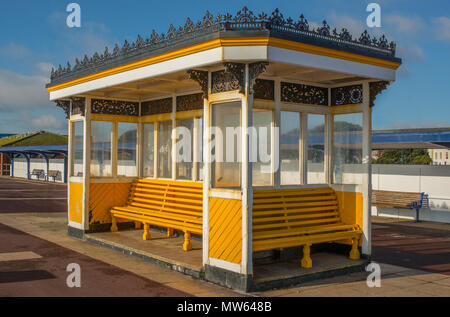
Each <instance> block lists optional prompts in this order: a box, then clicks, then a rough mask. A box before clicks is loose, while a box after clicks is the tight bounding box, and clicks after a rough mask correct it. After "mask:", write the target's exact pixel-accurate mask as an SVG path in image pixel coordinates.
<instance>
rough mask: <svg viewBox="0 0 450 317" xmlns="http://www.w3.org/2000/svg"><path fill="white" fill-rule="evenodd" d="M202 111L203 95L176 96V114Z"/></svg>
mask: <svg viewBox="0 0 450 317" xmlns="http://www.w3.org/2000/svg"><path fill="white" fill-rule="evenodd" d="M198 109H203V94H201V93H200V94H192V95H185V96H177V112H178V111H189V110H198Z"/></svg>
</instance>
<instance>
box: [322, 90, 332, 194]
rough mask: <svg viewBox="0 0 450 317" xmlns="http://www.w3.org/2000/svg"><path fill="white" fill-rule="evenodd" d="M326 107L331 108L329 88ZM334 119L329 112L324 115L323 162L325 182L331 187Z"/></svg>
mask: <svg viewBox="0 0 450 317" xmlns="http://www.w3.org/2000/svg"><path fill="white" fill-rule="evenodd" d="M328 107H330V108H331V88H328ZM333 123H334V118H333V115H332V114H331V111H329V112H328V113H327V114H326V115H325V138H324V152H325V153H324V160H325V182H326V183H327V184H328V185H330V186H331V184H332V183H333V144H334V139H333V138H334V132H333V131H334V124H333Z"/></svg>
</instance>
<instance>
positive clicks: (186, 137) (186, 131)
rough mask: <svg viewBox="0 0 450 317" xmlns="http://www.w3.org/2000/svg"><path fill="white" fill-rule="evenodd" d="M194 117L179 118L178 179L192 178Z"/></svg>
mask: <svg viewBox="0 0 450 317" xmlns="http://www.w3.org/2000/svg"><path fill="white" fill-rule="evenodd" d="M193 138H194V119H192V118H191V119H182V120H177V179H186V180H192V168H193V162H192V150H193Z"/></svg>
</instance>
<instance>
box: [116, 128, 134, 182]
mask: <svg viewBox="0 0 450 317" xmlns="http://www.w3.org/2000/svg"><path fill="white" fill-rule="evenodd" d="M137 128H138V125H137V123H128V122H119V123H118V125H117V176H137V160H136V145H137Z"/></svg>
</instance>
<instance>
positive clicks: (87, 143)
mask: <svg viewBox="0 0 450 317" xmlns="http://www.w3.org/2000/svg"><path fill="white" fill-rule="evenodd" d="M83 147H84V152H83V198H84V199H83V214H82V220H81V222H82V226H83V228H84V230H89V183H90V179H91V98H89V97H87V98H86V101H85V116H84V140H83Z"/></svg>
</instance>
